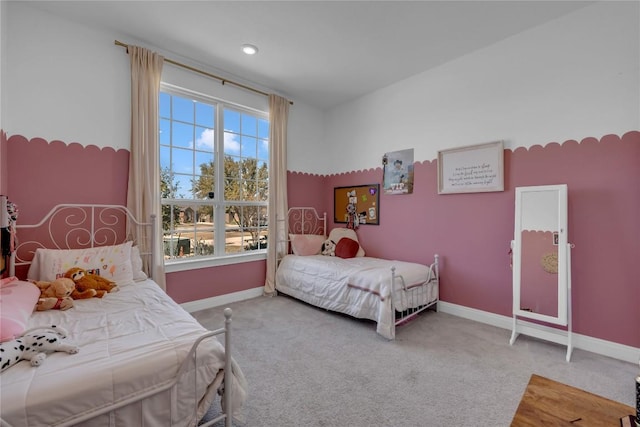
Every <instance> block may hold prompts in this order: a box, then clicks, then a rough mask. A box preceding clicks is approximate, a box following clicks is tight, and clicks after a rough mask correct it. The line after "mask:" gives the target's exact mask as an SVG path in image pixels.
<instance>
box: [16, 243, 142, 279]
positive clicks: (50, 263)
mask: <svg viewBox="0 0 640 427" xmlns="http://www.w3.org/2000/svg"><path fill="white" fill-rule="evenodd" d="M131 246H132V242H125V243H122V244H119V245H113V246H99V247H95V248H85V249H43V248H38V249H36V252H35V254H34V256H33V261H32V262H31V266H30V267H29V272H28V273H27V278H28V279H29V280H44V281H47V282H51V281H53V280H55V279H56V278H58V277H62V276H64V273H66V272H67V270H69V269H70V268H72V267H79V268H82V269H85V270H88V271H90V272H92V273H94V274H98V275H100V276H102V277H104V278H106V279H109V280H111V281H114V282H116V283H117V284H118V285H128V284H132V283H133V267H132V265H131Z"/></svg>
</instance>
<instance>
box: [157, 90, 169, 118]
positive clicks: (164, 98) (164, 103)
mask: <svg viewBox="0 0 640 427" xmlns="http://www.w3.org/2000/svg"><path fill="white" fill-rule="evenodd" d="M158 102H159V106H158V109H159V110H160V117H167V118H169V117H171V95H169V94H168V93H164V92H160V98H159V100H158Z"/></svg>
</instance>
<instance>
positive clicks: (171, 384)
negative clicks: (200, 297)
mask: <svg viewBox="0 0 640 427" xmlns="http://www.w3.org/2000/svg"><path fill="white" fill-rule="evenodd" d="M231 315H232V311H231V309H230V308H225V309H224V317H225V321H224V327H222V328H219V329H215V330H213V331H209V332H207V333H205V334H204V335H202V336H200V337H199V338H198V339H197V340H196V341H195V342H194V343H193V345H192V346H191V349H190V350H189V353H188V354H187V356H186V357H185V359H184V360H183V361H182V364H181V365H180V368H179V369H178V373H177V374H176V376H175V377H174V378H173V379H172V380H169V381H167V382H165V383H164V384H160V385H158V386H156V387H153V388H152V389H150V390H147V391H144V392H141V393H139V394H136V395H135V396H132V397H130V398H128V399H123V400H121V401H119V402H117V403H114V404H112V405H109V406H106V407H104V408H102V409H100V410H97V411H93V412H91V413H89V414H86V415H84V416H80V417H76V418H74V419H73V420H70V421H68V422H66V423H62V424H57V425H56V426H57V427H69V426H73V425H76V424H79V423H82V422H85V421H89V420H91V419H93V418H96V417H99V416H100V415H104V414H108V413H110V412H112V411H115V410H117V409H120V408H122V407H125V406H127V405H130V404H132V403H136V402H139V401H141V400H144V399H146V398H148V397H151V396H154V395H157V394H160V393H162V392H164V391H167V390H170V389H171V390H175V387H176V386H177V385H178V381H179V379H180V378H181V376H182V374H184V373H185V372H186V371H187V369H189V367H188V366H189V364H190V362H191V361H193V363H194V367H193V369H194V371H197V369H198V365H197V358H196V354H197V350H198V346H199V345H200V343H201V342H202V341H204V340H205V339H207V338H211V337H215V336H217V335H222V334H224V336H225V339H224V342H225V346H224V352H225V363H224V390H225V392H224V395H223V399H224V411H223V413H222V414H221V415H219V416H217V417H216V418H213V419H211V420H209V421H207V422H206V423H203V424H198V422H199V421H200V420H198V419H197V418H198V417H197V412H198V402H197V401H195V402H194V420H195V424H194V426H196V425H197V426H199V427H209V426H212V425H213V424H215V423H217V422H219V421H221V420H225V427H231V425H232V420H233V405H232V390H233V371H232V369H233V368H232V364H231ZM194 385H195V382H194ZM175 399H177V394H176V393H175V392H173V393H171V407H172V408H175V407H176V402H175ZM174 422H175V420H173V415H172V420H171V423H172V425H173V424H174ZM7 426H8V425H7ZM16 427H17V426H16Z"/></svg>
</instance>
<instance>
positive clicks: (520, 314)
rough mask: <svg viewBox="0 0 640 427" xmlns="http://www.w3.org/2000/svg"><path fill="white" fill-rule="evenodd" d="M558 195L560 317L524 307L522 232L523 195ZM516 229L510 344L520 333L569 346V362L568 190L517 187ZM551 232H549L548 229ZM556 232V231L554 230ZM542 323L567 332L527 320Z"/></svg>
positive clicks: (563, 185) (569, 273)
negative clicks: (541, 193) (522, 291)
mask: <svg viewBox="0 0 640 427" xmlns="http://www.w3.org/2000/svg"><path fill="white" fill-rule="evenodd" d="M549 191H550V192H556V193H557V219H558V223H557V227H558V228H557V233H558V242H557V243H558V311H557V316H550V315H546V314H541V313H535V312H532V311H529V310H522V308H521V298H520V297H521V285H522V259H521V255H522V231H523V229H527V228H526V227H524V228H523V220H522V219H523V214H524V209H523V196H524V195H526V194H532V193H534V192H549ZM515 205H516V208H515V226H514V240H512V241H511V249H512V252H513V265H512V268H513V330H512V334H511V339H510V341H509V344H511V345H513V343H514V342H515V340H516V338H517V337H518V334H520V333H524V334H526V335H530V336H534V337H537V338H541V339H545V340H548V341H553V342H556V343H559V344H566V346H567V356H566V360H567V362H569V361H570V359H571V353H572V350H573V345H572V339H571V244H570V243H569V242H568V235H569V232H568V187H567V185H566V184H561V185H541V186H532V187H517V188H516V189H515ZM546 231H548V230H546ZM551 231H555V230H551ZM527 319H531V320H536V321H543V322H547V323H552V324H556V325H560V326H567V330H566V331H564V330H562V329H556V328H551V327H548V326H547V327H545V326H543V325H539V324H533V323H531V324H529V325H527V322H526V320H527Z"/></svg>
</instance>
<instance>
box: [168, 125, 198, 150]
mask: <svg viewBox="0 0 640 427" xmlns="http://www.w3.org/2000/svg"><path fill="white" fill-rule="evenodd" d="M171 144H172V145H173V146H174V147H185V148H192V147H193V126H191V125H185V124H184V123H177V122H173V129H172V132H171Z"/></svg>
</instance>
